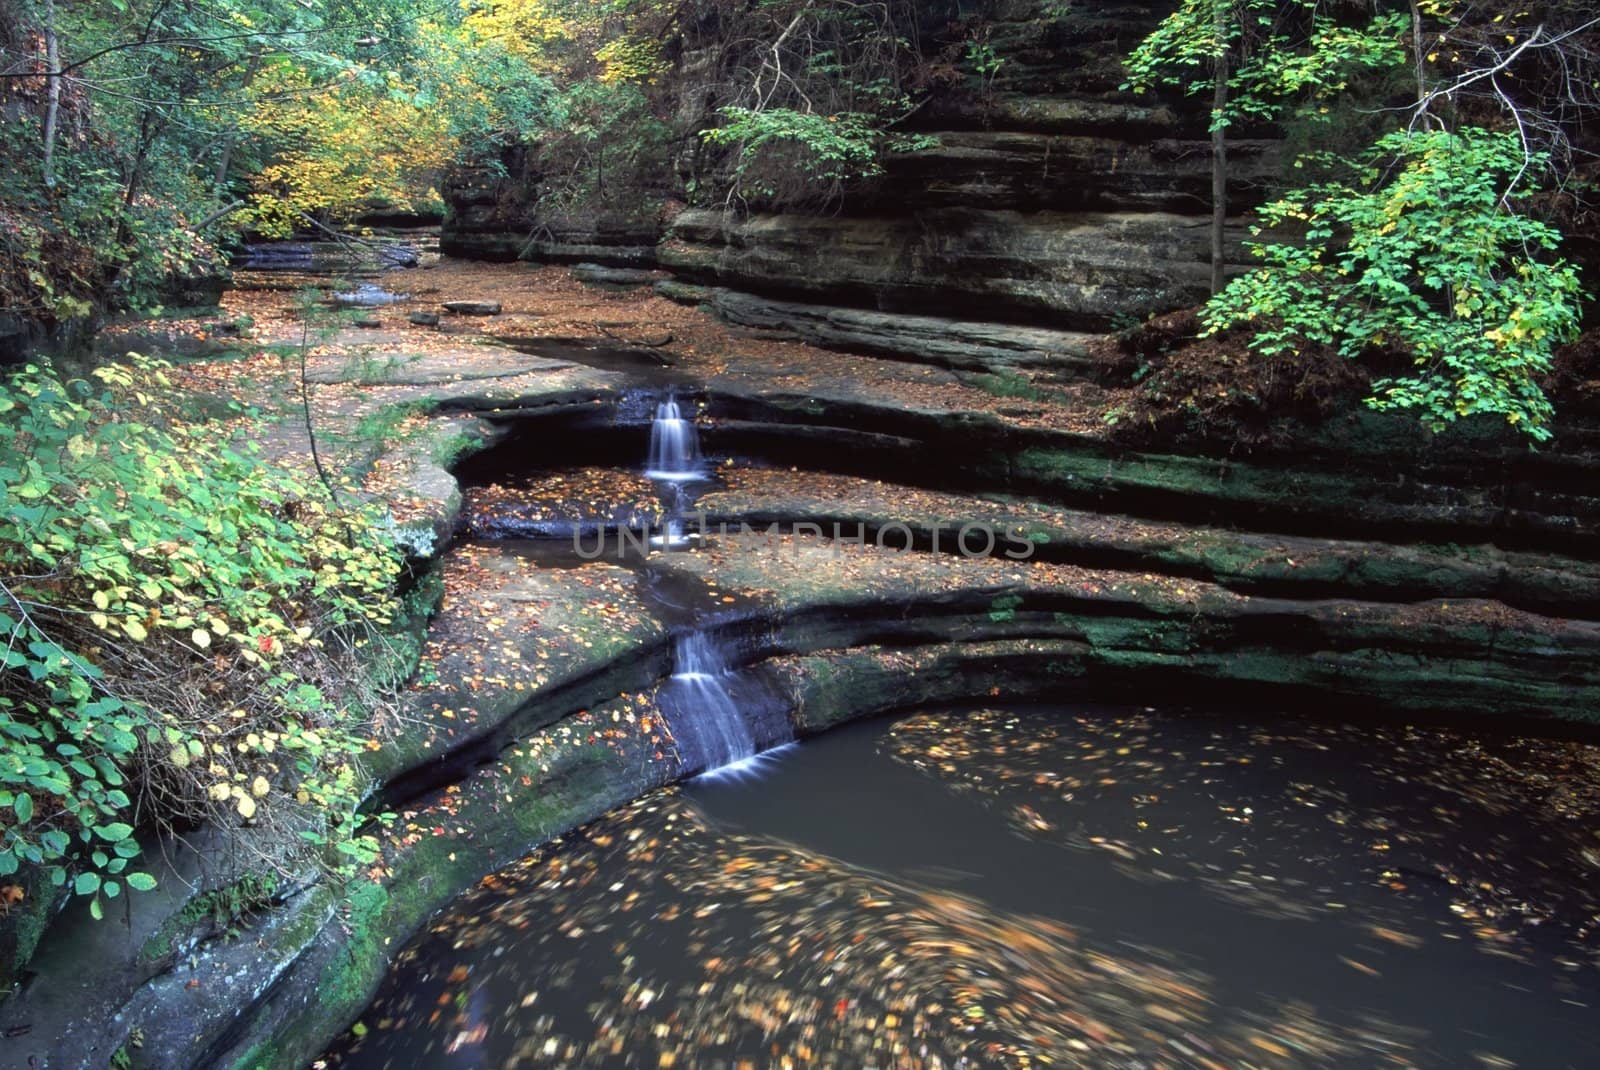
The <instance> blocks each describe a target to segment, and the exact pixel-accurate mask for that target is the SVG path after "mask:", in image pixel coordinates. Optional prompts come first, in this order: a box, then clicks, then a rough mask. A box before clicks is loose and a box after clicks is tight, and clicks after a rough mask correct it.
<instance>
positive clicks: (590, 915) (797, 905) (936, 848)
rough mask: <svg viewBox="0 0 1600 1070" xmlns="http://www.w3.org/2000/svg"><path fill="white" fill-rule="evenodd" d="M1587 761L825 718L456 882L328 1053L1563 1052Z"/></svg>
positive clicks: (1551, 749) (412, 1060)
mask: <svg viewBox="0 0 1600 1070" xmlns="http://www.w3.org/2000/svg"><path fill="white" fill-rule="evenodd" d="M1593 761H1594V754H1593V751H1592V749H1591V748H1584V747H1578V746H1577V745H1568V744H1548V743H1546V744H1520V743H1502V744H1496V745H1489V744H1486V743H1482V742H1478V741H1471V740H1467V739H1465V738H1464V737H1455V736H1448V735H1445V734H1441V733H1433V732H1418V731H1414V730H1406V729H1394V730H1385V731H1374V730H1373V729H1370V728H1362V729H1350V728H1316V727H1307V726H1291V727H1285V728H1281V729H1273V730H1269V729H1266V728H1263V727H1261V726H1259V725H1248V724H1244V725H1239V724H1226V723H1222V722H1213V721H1203V720H1194V719H1187V718H1158V717H1153V716H1151V715H1148V714H1143V713H1130V712H1127V711H1121V712H1117V711H1112V712H1108V713H1095V714H1092V715H1082V716H1074V715H1071V714H1065V713H1052V714H1042V713H1030V714H1026V715H1023V714H1018V713H1015V712H1010V711H978V712H976V713H967V714H950V713H936V714H925V715H918V716H915V717H911V718H907V719H905V720H903V721H901V722H899V723H897V724H895V725H892V726H890V725H885V724H881V723H880V724H873V725H862V726H855V727H853V728H848V729H845V730H842V731H840V732H836V733H831V734H830V735H828V736H826V737H823V738H821V739H818V740H815V741H812V742H809V743H807V744H805V745H802V746H798V747H794V748H790V749H788V750H786V751H785V752H784V753H783V754H782V755H780V756H778V757H776V758H774V759H771V760H769V762H768V763H767V765H766V766H765V768H764V771H763V774H762V776H761V778H759V779H748V778H747V779H733V778H723V779H720V780H715V781H705V780H702V781H697V782H696V784H695V785H694V786H693V787H692V788H691V789H690V790H689V791H688V792H687V793H684V792H679V791H668V792H663V793H658V794H656V795H653V796H650V797H648V798H646V799H644V800H641V801H640V802H638V803H635V804H633V805H631V806H628V807H625V808H623V809H622V810H619V811H617V812H615V813H613V814H611V815H609V816H607V817H606V818H603V819H601V820H600V821H597V822H595V823H593V824H592V825H590V826H588V827H586V828H584V829H582V830H579V831H578V832H576V833H574V834H572V835H570V836H568V837H565V838H564V839H562V840H560V841H558V842H557V843H554V844H552V845H550V846H548V847H546V848H544V849H542V850H540V851H538V852H536V853H535V854H533V855H532V856H530V857H529V858H528V859H526V860H524V861H523V862H521V863H519V864H517V865H515V866H512V867H510V868H508V869H507V870H505V871H502V872H501V873H499V874H496V875H495V876H493V877H490V878H488V879H486V880H485V881H484V882H483V884H482V885H481V886H480V887H479V888H478V889H476V890H475V891H473V892H471V893H469V894H468V895H466V896H463V897H462V898H461V899H460V900H458V901H457V902H456V903H455V904H454V905H453V906H452V907H451V908H449V909H448V910H447V911H445V912H444V913H443V914H441V915H440V916H438V917H437V918H435V919H434V921H433V923H432V924H431V925H430V927H429V928H428V930H427V931H426V932H425V933H424V934H423V935H422V936H421V937H419V939H418V940H417V941H415V942H414V943H413V944H412V945H411V946H409V947H408V948H407V949H406V950H405V951H404V952H403V953H402V954H401V956H400V959H399V961H398V963H397V964H396V966H395V968H394V970H393V971H392V972H391V974H390V976H389V978H388V979H387V981H386V982H385V985H384V988H383V990H382V991H381V993H380V995H379V997H378V999H377V1000H376V1002H375V1003H374V1004H373V1006H372V1007H371V1008H369V1010H368V1011H367V1013H366V1014H365V1015H363V1017H362V1020H361V1023H360V1025H359V1026H358V1027H357V1029H356V1030H354V1031H352V1033H351V1034H349V1035H347V1036H346V1037H345V1038H343V1039H342V1040H341V1041H340V1043H339V1044H338V1045H337V1046H336V1047H335V1048H334V1049H333V1050H332V1051H330V1052H329V1054H328V1055H327V1056H326V1058H325V1063H326V1065H328V1066H336V1067H346V1068H374V1070H375V1068H380V1067H391V1068H395V1070H400V1068H413V1067H419V1068H425V1067H441V1068H443V1067H450V1068H463V1067H471V1068H478V1067H483V1068H489V1067H546V1066H641V1067H663V1066H669V1067H670V1066H676V1067H721V1066H728V1067H766V1066H797V1067H798V1066H827V1067H852V1068H854V1067H864V1066H877V1067H950V1068H953V1067H979V1066H1013V1067H1034V1066H1046V1065H1051V1066H1062V1065H1076V1066H1090V1067H1130V1068H1131V1067H1187V1066H1195V1067H1233V1066H1259V1067H1290V1066H1441V1067H1444V1066H1450V1067H1454V1066H1486V1067H1493V1066H1529V1067H1531V1066H1541V1067H1543V1066H1556V1067H1560V1066H1583V1065H1587V1064H1589V1063H1590V1062H1591V1061H1592V1060H1590V1059H1589V1056H1590V1055H1592V1053H1593V1051H1595V1050H1600V1033H1597V1031H1596V1029H1595V1027H1594V1025H1593V1024H1591V1019H1592V1018H1593V1011H1592V1009H1591V1005H1592V1003H1593V1002H1594V998H1595V996H1596V995H1597V993H1596V988H1597V984H1596V981H1595V979H1594V977H1593V965H1592V960H1591V953H1592V951H1593V947H1592V943H1591V936H1590V930H1589V928H1588V927H1587V926H1588V919H1589V917H1591V916H1592V915H1589V914H1588V913H1587V908H1588V906H1589V905H1590V896H1591V893H1590V891H1589V889H1588V888H1587V887H1579V886H1580V885H1586V884H1587V883H1588V882H1586V881H1584V880H1582V877H1583V876H1584V873H1583V872H1581V871H1575V870H1574V869H1573V866H1578V867H1580V868H1581V867H1584V866H1586V865H1587V863H1586V862H1585V861H1584V857H1585V856H1584V854H1583V851H1584V850H1585V849H1586V847H1587V843H1589V842H1593V839H1594V835H1593V829H1594V822H1593V820H1592V816H1593V809H1592V807H1591V806H1590V802H1591V801H1592V796H1591V795H1589V794H1588V789H1587V787H1586V785H1588V784H1589V783H1591V782H1592V780H1593V770H1594V765H1593V764H1592V763H1593ZM1586 778H1587V779H1586ZM1518 829H1520V830H1521V833H1522V838H1521V840H1520V842H1519V841H1518V839H1517V838H1516V836H1515V835H1514V832H1515V830H1518ZM1384 844H1387V847H1384V846H1382V845H1384ZM1508 852H1510V853H1508ZM1574 852H1576V853H1574ZM1401 856H1403V858H1402V857H1401ZM1413 871H1414V872H1415V876H1412V875H1411V874H1412V873H1413ZM1249 889H1254V890H1249ZM1262 889H1265V890H1264V891H1263V890H1262Z"/></svg>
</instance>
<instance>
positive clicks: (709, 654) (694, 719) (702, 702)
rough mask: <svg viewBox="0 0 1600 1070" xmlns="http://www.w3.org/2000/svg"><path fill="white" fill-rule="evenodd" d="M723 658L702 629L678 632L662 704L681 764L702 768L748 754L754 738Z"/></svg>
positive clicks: (752, 751)
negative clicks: (731, 690) (732, 691)
mask: <svg viewBox="0 0 1600 1070" xmlns="http://www.w3.org/2000/svg"><path fill="white" fill-rule="evenodd" d="M732 676H733V674H732V673H731V672H730V671H729V670H728V663H727V660H726V659H725V658H723V656H722V652H721V651H719V650H718V649H717V648H716V646H715V645H714V644H713V643H712V642H711V640H710V639H709V638H708V637H707V636H706V634H705V633H704V632H698V631H697V632H691V633H689V634H688V635H684V636H680V637H679V638H678V640H677V644H676V648H675V650H674V654H673V671H672V676H671V677H670V678H669V679H668V681H667V684H666V687H665V688H663V690H662V699H663V700H664V701H663V702H662V709H663V712H665V713H666V714H667V723H668V724H669V725H670V727H671V728H672V738H673V739H675V740H677V742H678V752H679V754H680V755H681V756H682V758H683V760H684V762H685V764H687V765H689V766H691V767H694V768H699V769H705V770H707V771H710V770H715V769H721V768H722V767H723V766H727V765H732V764H733V763H735V762H739V761H743V760H744V759H746V758H750V757H753V756H754V755H755V753H756V749H757V748H756V741H755V739H754V738H753V737H752V736H751V734H750V726H749V725H748V724H746V722H745V719H744V716H743V715H742V714H741V713H740V712H739V707H738V705H737V704H736V703H735V702H734V701H733V696H732V695H730V694H729V693H728V683H729V682H730V681H731V679H732Z"/></svg>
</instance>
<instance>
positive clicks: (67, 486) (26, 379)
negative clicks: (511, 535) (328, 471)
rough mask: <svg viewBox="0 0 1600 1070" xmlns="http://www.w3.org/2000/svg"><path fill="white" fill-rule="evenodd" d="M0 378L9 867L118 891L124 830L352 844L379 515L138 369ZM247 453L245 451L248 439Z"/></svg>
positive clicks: (2, 857) (3, 777) (1, 772)
mask: <svg viewBox="0 0 1600 1070" xmlns="http://www.w3.org/2000/svg"><path fill="white" fill-rule="evenodd" d="M95 375H96V377H97V378H98V380H99V382H98V383H94V384H91V383H89V382H85V381H83V380H72V381H65V382H64V381H62V379H61V378H60V377H59V376H57V375H56V374H55V373H53V372H51V371H49V370H47V369H39V368H34V367H30V368H28V369H26V370H24V371H23V372H21V373H20V374H18V375H16V376H15V377H14V378H13V379H11V380H10V381H9V382H7V383H5V384H3V385H0V413H3V414H4V416H5V422H4V424H3V425H0V502H3V504H4V506H5V511H4V515H5V519H4V520H3V521H0V632H3V633H4V634H5V636H6V640H5V643H4V648H3V651H0V807H3V808H4V809H3V810H0V875H5V874H9V873H12V872H15V871H16V869H17V868H18V867H19V866H20V865H22V864H24V863H27V864H31V865H35V866H39V867H42V868H43V869H44V870H45V871H46V872H47V873H48V876H49V879H50V881H51V882H52V883H53V884H55V885H56V886H58V887H60V886H70V887H71V888H72V890H73V891H74V892H75V893H77V894H78V895H81V896H87V897H90V898H91V900H92V903H91V910H92V911H93V912H95V913H96V914H98V913H99V911H100V897H101V896H110V897H114V896H116V895H118V894H120V892H121V891H122V888H123V887H124V886H127V887H129V888H133V889H134V890H146V889H148V888H150V887H152V886H153V885H154V881H153V880H152V879H151V878H150V877H149V876H148V875H146V874H143V873H134V872H130V871H129V870H128V866H129V864H130V860H131V859H133V858H135V857H137V856H138V854H139V850H140V848H139V845H138V843H137V842H136V840H135V837H134V832H135V829H134V825H135V823H138V822H140V821H141V820H149V819H150V818H152V817H153V818H154V820H155V823H156V827H157V828H159V827H160V826H162V825H163V824H164V823H172V822H179V821H184V820H198V819H202V818H211V819H214V820H229V819H231V820H233V821H246V822H251V821H253V822H256V823H260V822H264V821H270V820H274V819H279V820H283V821H285V822H286V823H289V824H293V825H295V826H296V827H301V828H306V827H309V828H310V829H311V830H313V831H315V833H316V834H317V835H319V836H323V837H324V839H325V840H326V841H327V842H328V843H330V844H344V843H347V842H349V841H351V840H352V838H353V836H354V829H355V808H356V806H357V805H358V803H359V801H360V795H361V791H362V788H363V784H362V783H361V782H360V780H359V777H358V776H357V774H356V770H355V768H354V767H353V764H352V758H353V757H354V755H355V754H356V753H358V752H359V750H360V749H361V747H362V746H363V744H364V741H365V739H366V737H367V736H368V734H369V733H368V732H367V731H366V729H365V726H364V724H363V723H362V716H361V714H362V711H361V709H360V708H359V704H358V703H357V702H356V701H354V700H355V699H357V698H359V697H360V696H356V695H352V694H351V693H350V688H349V686H348V684H346V683H345V681H348V680H351V679H358V678H359V670H358V668H357V665H358V663H359V660H360V657H359V655H360V651H361V649H362V648H364V647H365V646H367V645H369V644H371V643H372V642H373V641H374V640H375V639H376V638H377V637H378V631H377V630H378V629H380V628H382V627H383V626H384V625H386V624H387V623H388V622H390V621H391V620H392V619H393V616H394V614H395V612H396V603H395V601H394V597H393V589H394V584H395V581H396V578H397V576H398V573H399V569H400V559H399V555H398V554H397V552H396V551H395V549H394V547H393V546H392V545H391V544H390V543H388V542H387V541H386V540H385V539H383V538H382V537H381V535H379V534H377V530H378V529H377V525H376V520H377V517H376V516H375V515H374V514H372V513H371V512H370V511H366V510H341V509H339V508H336V507H334V506H333V505H332V504H330V503H329V502H328V501H327V498H326V495H325V494H324V493H323V492H322V491H321V489H320V488H315V489H314V485H313V484H311V483H309V482H307V480H306V479H305V478H304V477H303V476H301V475H298V474H296V473H294V472H291V471H288V470H286V469H284V468H281V467H279V466H277V465H274V464H271V463H268V462H267V461H265V460H263V459H262V458H261V457H260V456H259V455H258V454H257V453H256V452H255V451H254V447H253V446H251V445H248V443H249V442H250V441H251V439H252V437H253V436H254V434H255V431H256V425H255V423H254V421H253V420H252V419H251V418H248V417H246V416H244V415H242V414H241V416H240V418H239V419H238V420H236V421H235V422H233V423H230V424H207V423H203V422H202V423H195V422H191V421H189V420H188V419H186V418H184V417H185V414H181V413H175V412H172V411H169V409H168V407H167V406H168V405H169V404H170V402H168V401H166V400H164V399H165V398H168V397H170V384H169V383H168V382H167V381H166V379H165V377H164V374H163V372H162V370H161V367H160V366H159V365H157V364H154V363H152V362H146V361H142V360H137V359H136V360H135V361H134V362H133V363H132V364H129V365H112V366H108V367H105V368H102V369H100V370H99V371H97V372H96V373H95ZM235 443H246V445H236V444H235Z"/></svg>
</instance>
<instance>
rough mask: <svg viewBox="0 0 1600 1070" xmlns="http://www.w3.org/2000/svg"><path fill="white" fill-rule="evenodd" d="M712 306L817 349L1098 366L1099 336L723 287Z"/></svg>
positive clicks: (984, 367) (978, 363)
mask: <svg viewBox="0 0 1600 1070" xmlns="http://www.w3.org/2000/svg"><path fill="white" fill-rule="evenodd" d="M709 300H710V304H711V307H712V309H713V310H714V311H715V312H716V313H717V315H719V316H721V317H722V318H723V319H725V320H727V321H728V322H730V323H737V324H740V325H742V326H746V327H758V328H762V329H764V330H777V331H789V332H793V333H794V334H795V335H797V336H798V337H799V338H801V339H803V340H805V341H807V342H810V343H812V344H813V345H819V346H828V347H831V348H835V349H847V350H854V351H859V352H865V353H880V354H884V355H887V356H896V357H901V356H908V357H913V358H916V359H919V360H923V361H926V362H927V363H929V364H936V365H939V366H940V367H945V368H959V369H962V370H967V371H997V370H1001V369H1008V368H1019V367H1039V368H1050V369H1052V370H1056V371H1060V372H1063V373H1069V374H1070V373H1087V372H1088V371H1089V370H1090V368H1091V367H1092V364H1093V362H1092V361H1091V360H1090V359H1089V357H1088V355H1087V354H1088V342H1089V339H1090V338H1092V337H1093V336H1092V335H1086V334H1080V333H1076V332H1072V331H1053V330H1047V329H1045V328H1040V327H1012V326H1008V325H1005V324H997V323H985V322H982V321H974V320H953V319H947V318H945V317H942V316H913V315H905V314H902V313H895V312H872V311H868V310H866V309H859V308H838V307H835V306H831V305H813V304H803V303H800V302H796V301H776V300H773V299H771V298H765V297H758V296H755V295H753V294H745V293H739V292H737V291H735V290H724V289H718V290H715V291H713V292H712V293H711V295H710V297H709Z"/></svg>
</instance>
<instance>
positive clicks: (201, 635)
mask: <svg viewBox="0 0 1600 1070" xmlns="http://www.w3.org/2000/svg"><path fill="white" fill-rule="evenodd" d="M189 638H191V639H193V640H194V645H195V646H197V647H199V648H200V649H201V650H204V649H205V648H206V647H208V646H210V645H211V633H210V632H208V631H206V630H205V629H204V628H196V629H195V630H194V631H193V632H192V633H190V635H189Z"/></svg>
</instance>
